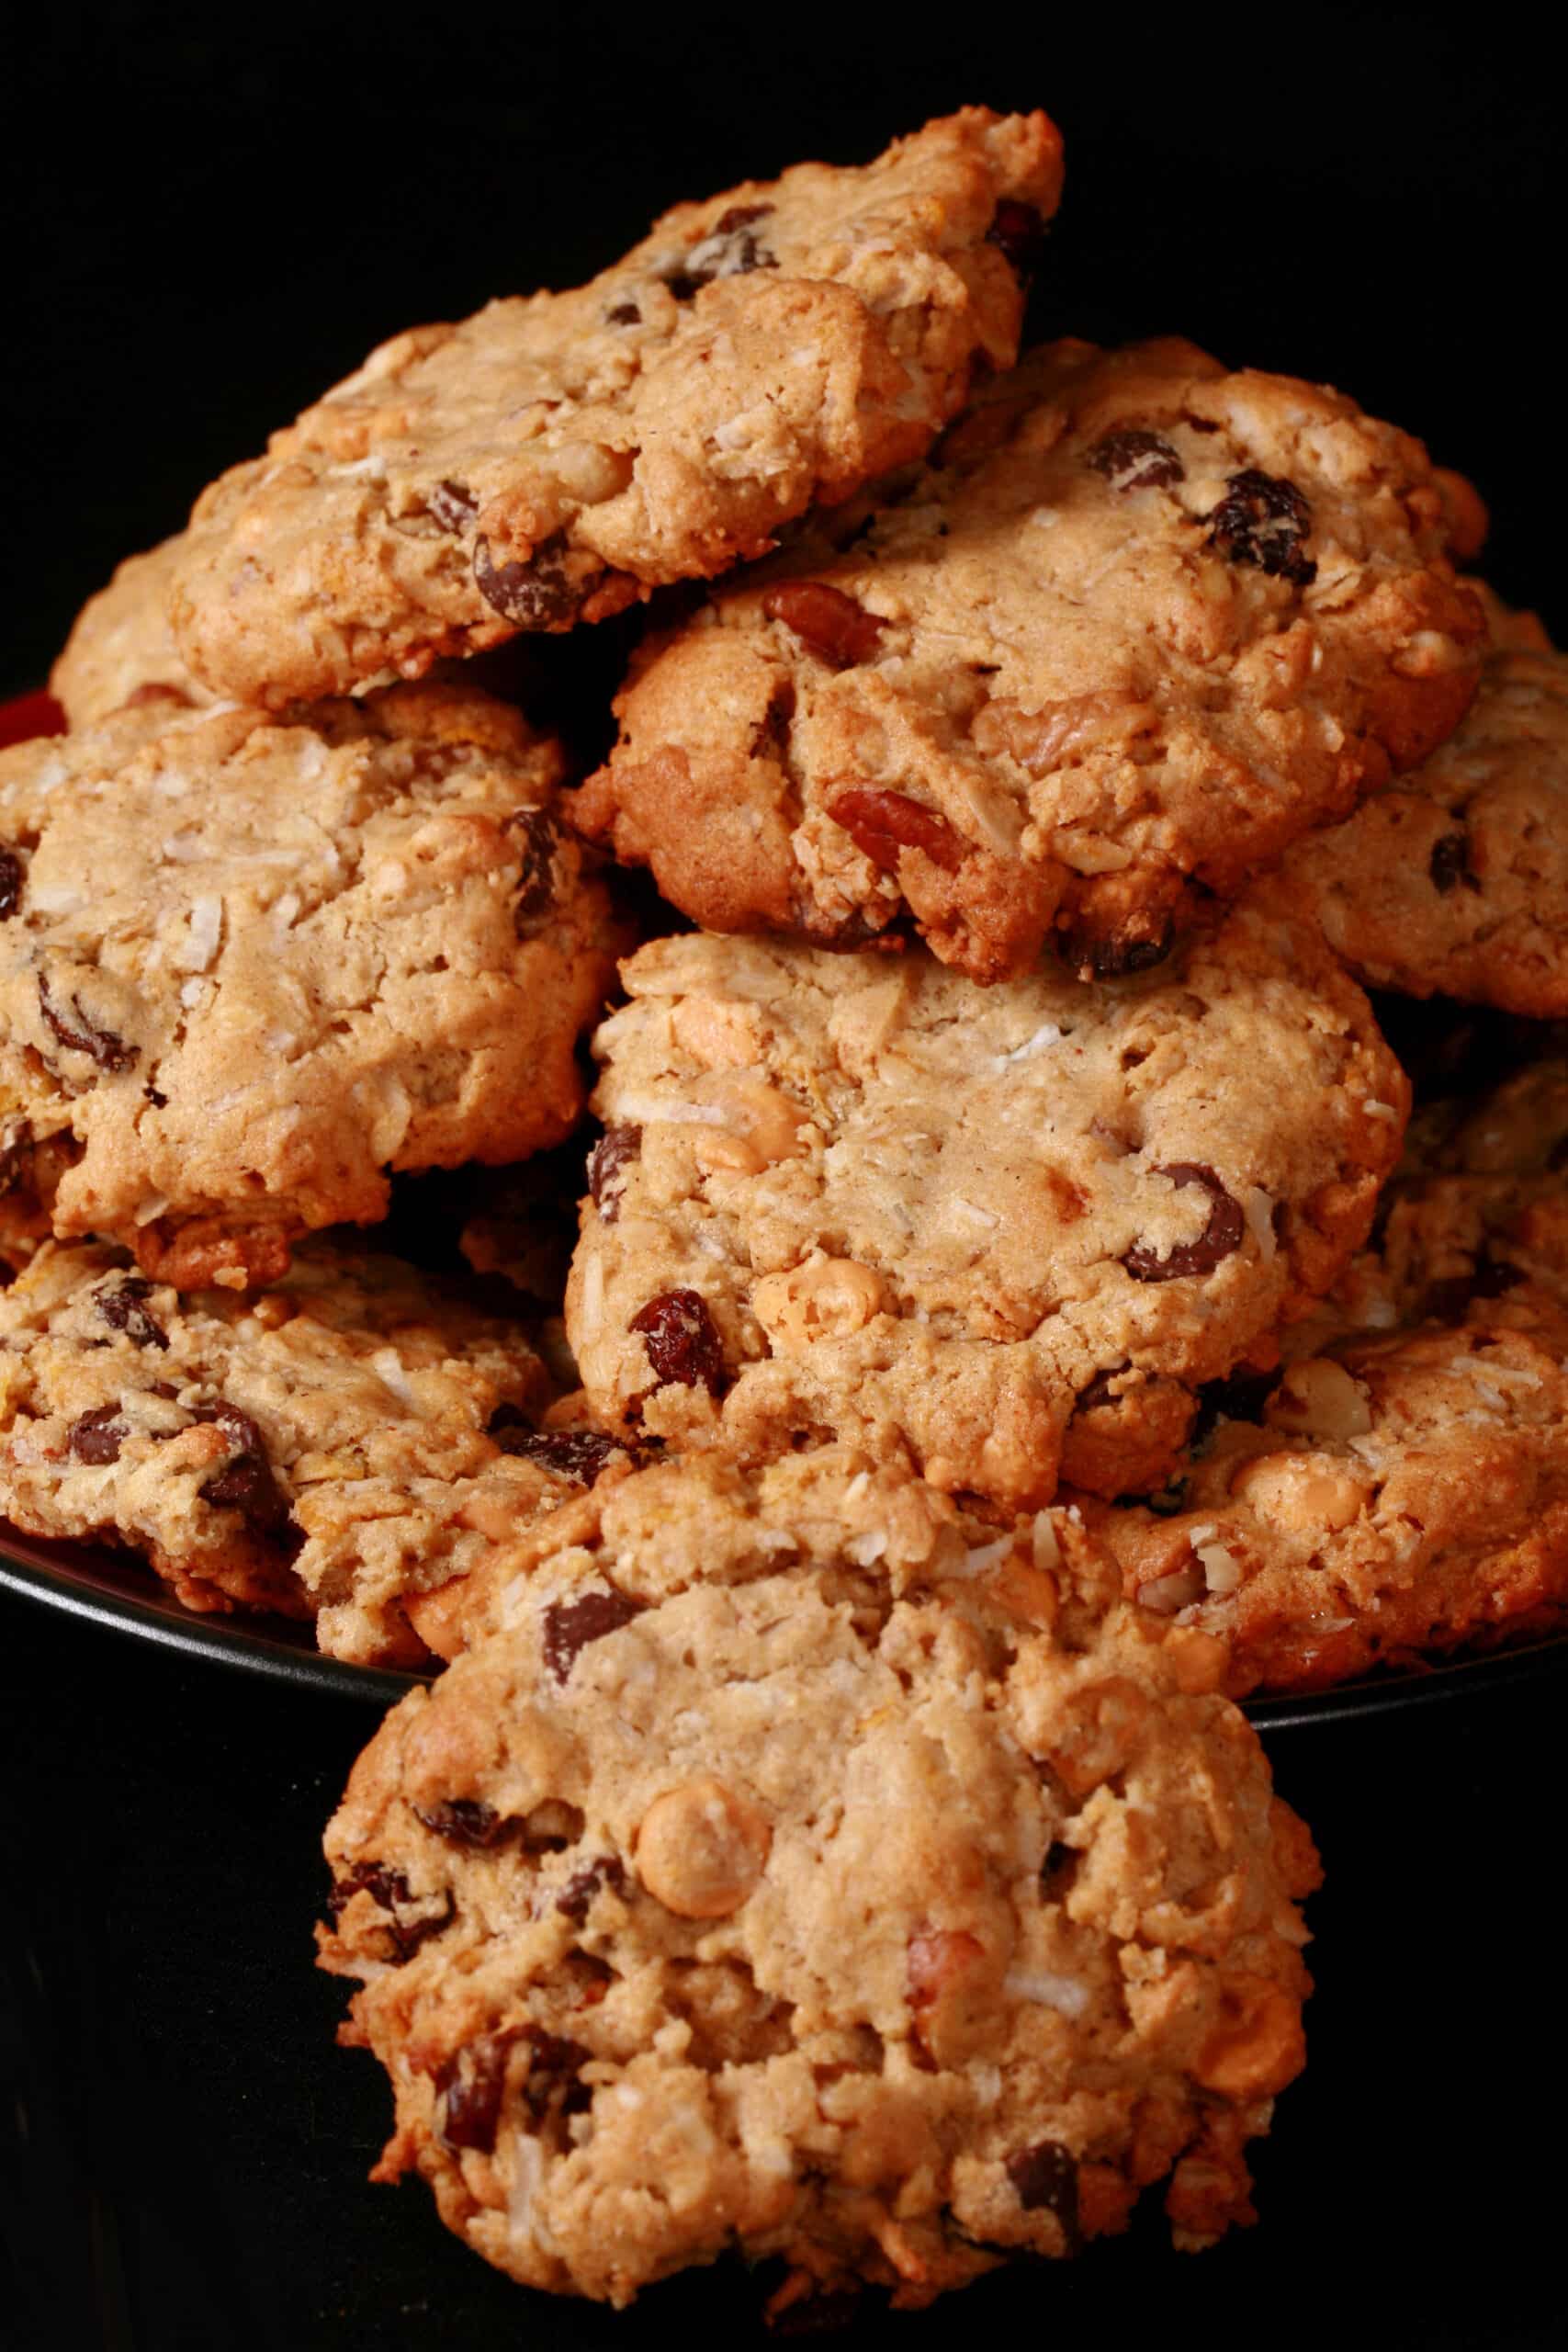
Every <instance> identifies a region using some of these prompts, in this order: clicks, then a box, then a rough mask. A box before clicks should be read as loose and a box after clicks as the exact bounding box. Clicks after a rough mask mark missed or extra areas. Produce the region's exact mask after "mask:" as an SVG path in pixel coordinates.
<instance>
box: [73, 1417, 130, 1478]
mask: <svg viewBox="0 0 1568 2352" xmlns="http://www.w3.org/2000/svg"><path fill="white" fill-rule="evenodd" d="M118 1412H119V1407H118V1405H95V1406H94V1408H93V1409H92V1411H91V1412H90V1413H84V1414H83V1415H82V1417H81V1419H79V1420H75V1421H73V1422H72V1424H71V1451H72V1453H73V1454H74V1455H75V1456H76V1459H77V1461H78V1462H90V1463H91V1464H93V1465H94V1466H95V1468H96V1467H98V1466H100V1465H101V1464H104V1463H106V1462H118V1460H119V1449H120V1447H121V1445H122V1444H123V1443H124V1442H125V1440H126V1438H127V1437H128V1436H129V1435H130V1431H129V1430H127V1428H126V1426H125V1423H124V1422H123V1421H122V1420H120V1419H118V1418H117V1416H118Z"/></svg>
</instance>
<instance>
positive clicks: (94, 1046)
mask: <svg viewBox="0 0 1568 2352" xmlns="http://www.w3.org/2000/svg"><path fill="white" fill-rule="evenodd" d="M38 1003H39V1012H41V1013H42V1015H43V1018H44V1023H45V1025H46V1027H48V1028H49V1029H50V1030H51V1031H52V1033H53V1034H54V1035H55V1036H56V1037H58V1038H59V1040H60V1042H61V1044H62V1046H70V1048H71V1050H72V1052H73V1053H77V1054H86V1055H88V1056H89V1057H91V1059H92V1060H94V1061H96V1063H97V1065H98V1068H99V1069H102V1070H107V1071H108V1072H109V1073H110V1074H111V1075H112V1074H113V1073H115V1072H116V1071H118V1070H122V1069H130V1068H131V1067H132V1065H133V1064H134V1063H136V1062H139V1061H140V1060H141V1046H128V1045H127V1044H126V1042H125V1040H124V1038H123V1037H117V1036H116V1035H115V1034H114V1031H113V1030H112V1029H100V1028H99V1027H98V1026H97V1024H96V1022H93V1021H90V1020H89V1019H88V1018H87V1015H86V1014H85V1012H83V1010H82V1001H81V999H80V997H74V996H73V998H72V1000H71V1010H72V1012H73V1014H74V1015H75V1022H76V1025H75V1026H74V1027H73V1025H72V1023H70V1022H69V1021H67V1020H66V1018H65V1016H64V1014H63V1013H62V1012H61V1011H60V1009H59V1007H58V1006H57V1005H56V1003H55V1001H54V1000H53V998H52V997H51V995H50V992H49V982H48V981H47V980H46V979H45V978H44V977H43V974H42V973H41V972H40V973H39V982H38Z"/></svg>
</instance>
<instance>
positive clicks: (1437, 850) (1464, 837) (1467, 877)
mask: <svg viewBox="0 0 1568 2352" xmlns="http://www.w3.org/2000/svg"><path fill="white" fill-rule="evenodd" d="M1427 873H1428V874H1429V875H1430V876H1431V877H1432V888H1433V889H1434V890H1437V891H1438V892H1440V894H1441V895H1442V896H1443V897H1444V898H1447V896H1448V894H1449V892H1450V890H1451V889H1452V888H1453V887H1454V885H1455V883H1456V882H1462V884H1463V885H1464V887H1465V888H1466V889H1467V890H1479V889H1480V888H1481V884H1480V881H1479V879H1478V878H1477V876H1475V875H1474V874H1473V873H1472V871H1471V865H1470V836H1469V834H1468V833H1463V832H1460V833H1445V834H1444V835H1443V837H1442V839H1441V841H1438V842H1433V844H1432V854H1431V856H1430V858H1429V859H1428V860H1427Z"/></svg>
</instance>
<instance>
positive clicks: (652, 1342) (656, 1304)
mask: <svg viewBox="0 0 1568 2352" xmlns="http://www.w3.org/2000/svg"><path fill="white" fill-rule="evenodd" d="M629 1329H632V1330H634V1331H635V1332H637V1335H638V1337H639V1338H640V1340H642V1344H643V1348H644V1350H645V1351H646V1352H647V1356H648V1361H649V1363H650V1364H651V1365H652V1367H653V1375H654V1378H655V1380H656V1381H658V1382H659V1384H660V1385H661V1386H662V1385H664V1384H665V1383H666V1382H670V1383H672V1384H673V1385H676V1386H677V1387H681V1388H695V1387H698V1386H699V1385H700V1386H702V1387H704V1388H705V1389H706V1390H707V1392H708V1395H709V1396H710V1397H716V1396H717V1395H718V1394H719V1392H720V1390H721V1389H722V1388H723V1386H724V1348H723V1345H722V1343H721V1341H720V1340H719V1336H718V1332H717V1330H716V1329H715V1326H714V1319H713V1317H712V1316H711V1315H710V1314H709V1313H708V1310H707V1304H706V1301H705V1299H704V1298H703V1297H702V1296H701V1295H700V1294H699V1293H698V1292H696V1291H694V1290H661V1291H660V1293H659V1295H658V1296H657V1297H656V1298H650V1299H649V1302H648V1305H647V1306H644V1307H642V1308H640V1309H639V1311H638V1312H637V1314H636V1315H634V1316H633V1317H632V1319H631V1323H630V1326H629Z"/></svg>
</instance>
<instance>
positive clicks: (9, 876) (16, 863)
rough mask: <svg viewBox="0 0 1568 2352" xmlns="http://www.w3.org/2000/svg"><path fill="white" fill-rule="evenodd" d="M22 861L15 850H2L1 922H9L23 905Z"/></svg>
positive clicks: (0, 867)
mask: <svg viewBox="0 0 1568 2352" xmlns="http://www.w3.org/2000/svg"><path fill="white" fill-rule="evenodd" d="M23 878H24V877H23V873H22V861H21V859H20V858H19V857H18V856H17V853H16V851H15V850H14V849H0V922H9V920H10V918H11V917H12V915H14V914H15V913H16V911H17V908H18V907H19V906H20V905H21V903H22V882H23Z"/></svg>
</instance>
